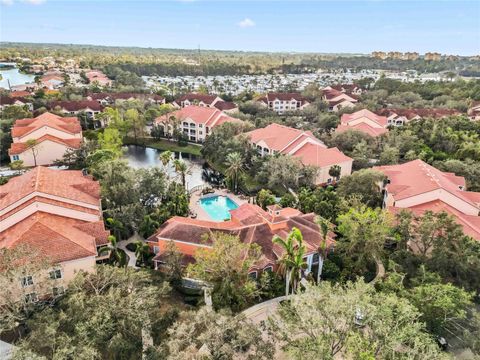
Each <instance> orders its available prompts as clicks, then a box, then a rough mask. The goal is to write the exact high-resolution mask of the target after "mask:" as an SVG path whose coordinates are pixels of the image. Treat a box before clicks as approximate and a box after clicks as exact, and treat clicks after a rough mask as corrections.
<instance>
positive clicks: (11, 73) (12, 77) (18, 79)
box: [0, 63, 35, 89]
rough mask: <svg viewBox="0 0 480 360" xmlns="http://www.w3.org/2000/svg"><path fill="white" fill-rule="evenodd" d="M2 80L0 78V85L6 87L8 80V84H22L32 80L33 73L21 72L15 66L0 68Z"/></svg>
mask: <svg viewBox="0 0 480 360" xmlns="http://www.w3.org/2000/svg"><path fill="white" fill-rule="evenodd" d="M0 64H1V65H16V64H14V63H0ZM0 74H2V80H0V87H3V88H5V89H8V88H9V87H8V81H10V86H14V85H23V84H28V83H32V82H34V79H35V75H30V74H22V73H21V72H20V71H19V70H18V68H17V67H15V68H14V69H8V70H1V68H0Z"/></svg>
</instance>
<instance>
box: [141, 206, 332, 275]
mask: <svg viewBox="0 0 480 360" xmlns="http://www.w3.org/2000/svg"><path fill="white" fill-rule="evenodd" d="M278 210H280V216H276V217H275V216H272V215H270V214H269V213H267V212H266V211H264V210H263V209H261V208H260V207H259V206H257V205H252V204H243V205H241V206H240V207H238V208H237V209H235V210H232V211H230V214H231V217H232V220H229V221H225V222H219V223H215V222H212V221H204V220H193V219H188V218H182V217H174V218H172V219H169V220H168V221H167V222H166V223H165V224H163V225H162V226H161V227H160V228H159V229H158V231H157V232H156V233H155V234H154V235H152V236H151V237H150V238H149V241H157V240H168V241H169V240H173V241H181V242H186V243H190V244H203V245H209V243H204V242H203V241H202V239H203V238H204V237H205V236H206V235H208V234H211V233H212V232H214V231H223V232H227V233H229V234H232V235H238V236H239V238H240V240H241V241H242V242H245V243H255V244H257V245H259V246H260V248H261V250H262V254H263V256H262V258H261V259H260V261H259V262H258V263H257V264H256V265H255V266H254V268H260V269H261V268H264V267H265V266H267V265H268V264H271V265H273V264H275V263H276V261H277V260H278V258H279V257H280V256H281V255H282V249H281V248H280V247H279V246H278V245H276V244H274V243H273V242H272V239H273V237H274V236H275V235H278V236H280V237H283V238H285V237H286V236H287V235H288V233H289V232H290V231H291V229H292V228H293V227H297V228H299V229H300V230H301V231H302V234H303V236H304V240H305V245H306V247H307V252H308V253H313V252H316V251H318V248H319V246H320V243H321V241H323V237H322V235H321V232H320V229H319V227H318V225H317V224H316V223H315V221H314V220H315V215H314V214H302V213H301V212H300V211H298V210H296V209H292V208H285V209H278ZM334 237H335V234H333V233H329V235H328V239H327V243H328V244H329V245H332V244H333V242H334Z"/></svg>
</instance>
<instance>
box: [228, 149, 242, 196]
mask: <svg viewBox="0 0 480 360" xmlns="http://www.w3.org/2000/svg"><path fill="white" fill-rule="evenodd" d="M225 164H226V165H227V166H228V168H227V169H226V170H225V174H226V175H227V176H228V177H229V178H230V179H231V180H232V190H233V192H234V193H236V192H237V187H238V178H239V175H241V174H242V173H243V171H244V168H243V157H242V155H241V154H240V153H239V152H232V153H230V154H228V155H227V158H226V161H225Z"/></svg>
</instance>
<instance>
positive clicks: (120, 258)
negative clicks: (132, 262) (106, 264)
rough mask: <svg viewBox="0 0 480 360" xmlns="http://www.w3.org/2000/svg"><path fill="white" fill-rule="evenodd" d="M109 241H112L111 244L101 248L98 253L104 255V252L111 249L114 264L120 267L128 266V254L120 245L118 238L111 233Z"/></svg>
mask: <svg viewBox="0 0 480 360" xmlns="http://www.w3.org/2000/svg"><path fill="white" fill-rule="evenodd" d="M108 241H110V246H108V247H104V248H102V249H100V250H99V252H98V255H102V254H103V253H105V252H107V251H110V252H111V253H110V254H111V255H110V258H111V259H112V263H113V264H114V265H118V266H119V267H126V266H127V264H128V261H127V255H126V254H125V252H124V251H123V250H122V249H120V248H119V247H118V241H117V238H116V237H115V236H113V235H110V236H109V237H108Z"/></svg>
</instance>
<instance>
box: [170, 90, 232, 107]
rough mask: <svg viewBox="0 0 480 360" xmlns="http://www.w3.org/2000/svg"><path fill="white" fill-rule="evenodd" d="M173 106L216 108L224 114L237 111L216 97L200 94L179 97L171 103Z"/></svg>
mask: <svg viewBox="0 0 480 360" xmlns="http://www.w3.org/2000/svg"><path fill="white" fill-rule="evenodd" d="M172 105H173V106H175V107H178V108H183V107H186V106H190V105H196V106H202V107H209V108H216V109H218V110H220V111H224V112H235V111H237V110H238V108H237V105H235V104H234V103H233V102H230V101H225V100H223V99H222V98H220V97H219V96H217V95H208V94H200V93H189V94H185V95H182V96H180V97H179V98H177V99H175V100H174V101H173V103H172Z"/></svg>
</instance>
